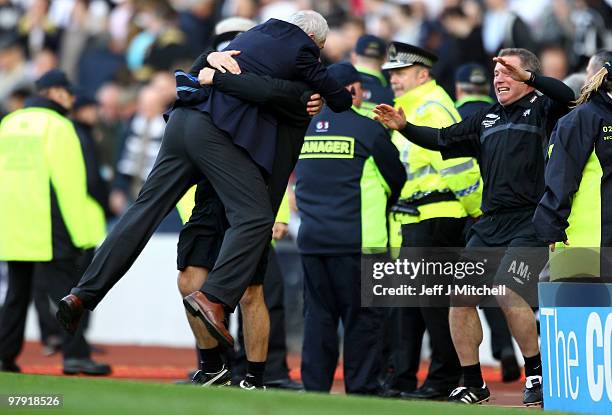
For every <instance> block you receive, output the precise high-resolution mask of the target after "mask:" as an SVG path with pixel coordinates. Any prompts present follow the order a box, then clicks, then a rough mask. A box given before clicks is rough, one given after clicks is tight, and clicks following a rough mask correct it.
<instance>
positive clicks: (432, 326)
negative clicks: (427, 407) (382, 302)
mask: <svg viewBox="0 0 612 415" xmlns="http://www.w3.org/2000/svg"><path fill="white" fill-rule="evenodd" d="M465 221H466V219H465V218H433V219H428V220H425V221H422V222H419V223H414V224H408V225H403V226H402V247H406V248H414V249H418V250H419V251H422V256H423V257H424V258H427V256H428V255H429V254H428V252H433V251H430V250H429V248H435V247H462V246H464V245H465V241H464V238H463V229H464V228H465ZM448 310H449V309H448V307H429V306H425V307H420V312H421V315H422V316H423V321H424V323H425V328H426V329H427V332H428V333H429V337H430V339H431V363H430V365H429V371H428V373H427V378H426V379H425V382H424V384H423V386H426V387H432V388H435V389H437V390H440V391H444V392H450V391H451V390H452V389H453V388H455V387H456V386H457V385H458V384H459V378H460V377H461V364H460V363H459V358H458V357H457V352H456V351H455V347H454V345H453V340H452V338H451V334H450V326H449V323H448ZM415 335H416V336H419V333H418V332H417V333H415ZM417 339H418V337H417ZM412 350H416V348H414V347H413V348H412ZM410 359H414V356H411V357H410Z"/></svg>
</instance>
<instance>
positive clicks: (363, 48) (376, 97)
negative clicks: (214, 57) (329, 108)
mask: <svg viewBox="0 0 612 415" xmlns="http://www.w3.org/2000/svg"><path fill="white" fill-rule="evenodd" d="M386 55H387V44H386V42H385V41H384V40H382V39H381V38H379V37H376V36H374V35H363V36H361V37H360V38H359V39H357V43H356V44H355V50H354V51H353V52H352V53H351V63H352V64H353V65H354V66H355V69H357V72H359V75H360V77H361V89H362V91H363V97H362V103H361V107H360V108H359V109H358V112H359V113H360V114H361V115H365V116H367V117H370V118H373V117H374V113H373V112H372V110H373V109H374V107H376V105H377V104H380V103H385V104H392V103H393V91H392V90H391V86H390V85H389V81H388V79H387V77H386V76H385V74H384V73H383V72H382V71H381V70H380V68H381V66H382V64H383V62H384V61H385V56H386Z"/></svg>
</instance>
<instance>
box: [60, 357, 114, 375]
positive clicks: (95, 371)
mask: <svg viewBox="0 0 612 415" xmlns="http://www.w3.org/2000/svg"><path fill="white" fill-rule="evenodd" d="M111 372H112V370H111V367H110V365H107V364H106V363H96V362H94V361H93V360H91V359H65V360H64V374H65V375H78V374H79V373H83V374H84V375H92V376H106V375H110V374H111Z"/></svg>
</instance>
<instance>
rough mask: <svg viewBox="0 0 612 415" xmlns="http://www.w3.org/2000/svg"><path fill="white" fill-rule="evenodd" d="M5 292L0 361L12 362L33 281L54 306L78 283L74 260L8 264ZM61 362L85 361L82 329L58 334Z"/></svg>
mask: <svg viewBox="0 0 612 415" xmlns="http://www.w3.org/2000/svg"><path fill="white" fill-rule="evenodd" d="M8 276H9V280H8V291H7V294H6V300H5V302H4V307H3V310H2V314H1V316H0V360H2V361H6V362H14V361H15V359H17V357H18V356H19V354H20V353H21V349H22V347H23V336H24V331H25V324H26V317H27V313H28V306H29V305H30V301H31V299H32V285H33V281H34V279H36V278H39V279H40V281H42V282H43V283H44V286H43V287H42V290H43V291H44V292H46V293H47V294H48V295H49V297H50V298H51V301H53V303H55V304H57V303H59V300H61V299H62V297H64V295H66V292H67V291H68V290H69V289H70V287H72V286H73V285H74V284H75V283H76V282H77V280H78V277H79V273H78V262H77V259H74V260H72V259H67V260H54V261H50V262H9V263H8ZM61 335H62V351H63V355H64V359H70V358H75V359H78V358H89V357H90V350H89V345H88V344H87V342H86V341H85V338H84V337H83V325H79V328H78V329H77V331H76V333H75V334H74V335H70V334H68V332H66V331H65V330H62V331H61Z"/></svg>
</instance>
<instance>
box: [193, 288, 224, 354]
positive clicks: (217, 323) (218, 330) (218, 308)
mask: <svg viewBox="0 0 612 415" xmlns="http://www.w3.org/2000/svg"><path fill="white" fill-rule="evenodd" d="M183 305H184V306H185V309H186V310H187V311H188V312H189V314H191V315H192V316H194V317H198V318H199V319H200V320H202V321H203V322H204V325H206V328H207V329H208V332H209V333H210V334H211V336H213V337H214V338H215V339H217V341H218V342H219V343H221V344H223V345H224V346H226V347H234V338H233V337H232V335H231V334H230V333H229V331H227V327H225V323H224V322H223V319H224V318H225V310H223V305H222V304H219V303H213V302H212V301H210V300H209V299H208V298H206V296H205V295H204V294H203V293H202V292H201V291H195V292H192V293H191V294H189V295H188V296H187V297H185V298H183Z"/></svg>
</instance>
